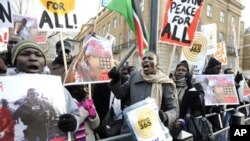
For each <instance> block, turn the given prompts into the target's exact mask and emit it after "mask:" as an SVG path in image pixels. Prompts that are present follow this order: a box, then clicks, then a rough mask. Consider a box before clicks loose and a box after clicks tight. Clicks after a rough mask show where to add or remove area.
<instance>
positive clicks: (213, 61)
mask: <svg viewBox="0 0 250 141" xmlns="http://www.w3.org/2000/svg"><path fill="white" fill-rule="evenodd" d="M217 65H221V62H219V61H218V60H216V59H215V58H214V57H210V59H209V61H208V64H207V68H212V67H215V66H217Z"/></svg>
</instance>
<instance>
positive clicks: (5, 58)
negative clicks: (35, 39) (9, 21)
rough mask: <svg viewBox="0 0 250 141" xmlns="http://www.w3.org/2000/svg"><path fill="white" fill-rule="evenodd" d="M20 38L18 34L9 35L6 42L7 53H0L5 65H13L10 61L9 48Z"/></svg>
mask: <svg viewBox="0 0 250 141" xmlns="http://www.w3.org/2000/svg"><path fill="white" fill-rule="evenodd" d="M21 40H23V39H22V37H20V36H18V35H12V36H10V38H9V41H8V44H7V53H6V54H1V57H2V59H3V61H4V63H5V65H6V66H7V67H13V65H12V63H11V50H12V48H13V47H14V46H15V44H17V43H18V42H19V41H21Z"/></svg>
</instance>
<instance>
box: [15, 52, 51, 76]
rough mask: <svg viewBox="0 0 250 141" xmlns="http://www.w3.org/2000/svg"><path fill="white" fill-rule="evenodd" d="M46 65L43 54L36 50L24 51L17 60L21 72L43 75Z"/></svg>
mask: <svg viewBox="0 0 250 141" xmlns="http://www.w3.org/2000/svg"><path fill="white" fill-rule="evenodd" d="M45 65H46V64H45V59H44V57H43V54H42V53H41V52H40V51H38V50H37V49H34V48H26V49H23V50H22V51H21V52H20V53H19V54H18V55H17V58H16V67H17V69H18V70H19V71H21V72H26V73H42V72H43V69H44V67H45Z"/></svg>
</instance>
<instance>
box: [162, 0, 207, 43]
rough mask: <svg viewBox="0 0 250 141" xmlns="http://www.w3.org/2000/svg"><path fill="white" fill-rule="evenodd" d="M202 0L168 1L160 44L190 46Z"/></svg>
mask: <svg viewBox="0 0 250 141" xmlns="http://www.w3.org/2000/svg"><path fill="white" fill-rule="evenodd" d="M203 2H204V0H169V1H167V3H166V9H165V14H164V19H163V24H162V31H161V36H160V42H163V43H170V44H176V45H180V46H191V44H192V40H193V38H194V33H195V31H196V28H197V25H198V21H199V17H200V12H201V9H202V6H203Z"/></svg>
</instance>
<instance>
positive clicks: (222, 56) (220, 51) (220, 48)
mask: <svg viewBox="0 0 250 141" xmlns="http://www.w3.org/2000/svg"><path fill="white" fill-rule="evenodd" d="M214 58H215V59H217V60H218V61H220V62H221V64H222V65H227V50H226V44H225V42H220V43H217V49H216V52H215V53H214Z"/></svg>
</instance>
